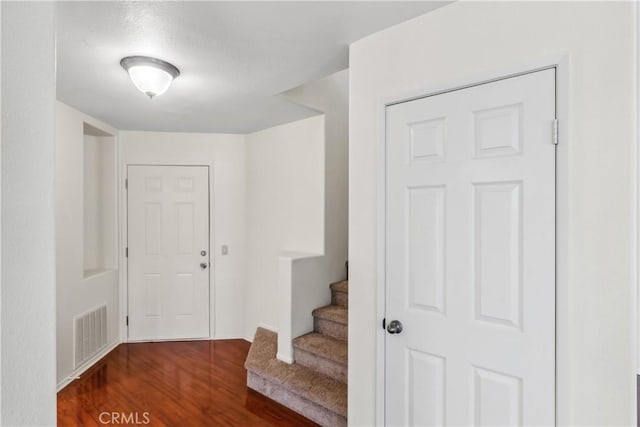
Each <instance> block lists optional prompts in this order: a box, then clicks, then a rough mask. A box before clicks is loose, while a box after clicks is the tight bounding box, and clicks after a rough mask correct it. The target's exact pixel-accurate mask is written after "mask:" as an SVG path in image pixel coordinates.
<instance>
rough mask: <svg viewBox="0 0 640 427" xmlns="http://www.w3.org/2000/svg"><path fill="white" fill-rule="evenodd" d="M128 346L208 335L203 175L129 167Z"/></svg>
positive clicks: (205, 171)
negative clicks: (134, 341) (140, 342)
mask: <svg viewBox="0 0 640 427" xmlns="http://www.w3.org/2000/svg"><path fill="white" fill-rule="evenodd" d="M127 175H128V199H127V200H128V201H127V203H128V248H129V280H128V282H129V307H128V309H129V339H130V340H140V341H145V340H168V339H185V338H204V337H208V336H209V168H208V167H207V166H129V167H128V172H127Z"/></svg>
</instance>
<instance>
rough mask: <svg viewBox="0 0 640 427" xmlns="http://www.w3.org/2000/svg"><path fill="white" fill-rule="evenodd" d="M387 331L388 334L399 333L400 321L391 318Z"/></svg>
mask: <svg viewBox="0 0 640 427" xmlns="http://www.w3.org/2000/svg"><path fill="white" fill-rule="evenodd" d="M387 332H389V333H390V334H399V333H400V332H402V322H400V321H399V320H392V321H391V322H389V324H388V325H387Z"/></svg>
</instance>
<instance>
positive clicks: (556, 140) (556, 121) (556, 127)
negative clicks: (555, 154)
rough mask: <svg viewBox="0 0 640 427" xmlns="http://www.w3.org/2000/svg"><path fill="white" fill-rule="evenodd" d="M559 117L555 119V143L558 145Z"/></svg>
mask: <svg viewBox="0 0 640 427" xmlns="http://www.w3.org/2000/svg"><path fill="white" fill-rule="evenodd" d="M558 139H559V137H558V119H553V145H558Z"/></svg>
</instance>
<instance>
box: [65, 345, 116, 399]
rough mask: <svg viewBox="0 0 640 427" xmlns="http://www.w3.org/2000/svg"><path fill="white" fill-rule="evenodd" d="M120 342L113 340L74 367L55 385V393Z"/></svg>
mask: <svg viewBox="0 0 640 427" xmlns="http://www.w3.org/2000/svg"><path fill="white" fill-rule="evenodd" d="M120 344H121V342H120V341H119V340H116V341H114V342H113V343H111V344H110V345H108V346H106V347H105V348H104V349H103V350H102V351H101V352H100V353H98V354H96V355H95V356H93V357H92V358H91V359H89V361H88V362H87V363H85V364H84V365H82V366H81V367H79V368H78V369H76V370H75V371H73V372H72V373H71V375H69V376H68V377H67V378H65V379H63V380H62V381H60V382H59V383H58V385H57V386H56V393H57V392H59V391H60V390H62V389H63V388H65V387H66V386H68V385H69V384H71V383H72V382H73V381H74V380H76V379H78V378H79V377H80V375H82V374H83V373H84V372H85V371H86V370H87V369H89V368H90V367H92V366H93V365H95V364H96V363H97V362H98V361H99V360H100V359H102V358H103V357H105V356H106V355H107V354H109V353H110V352H111V350H113V349H114V348H116V347H117V346H118V345H120Z"/></svg>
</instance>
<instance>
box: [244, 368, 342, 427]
mask: <svg viewBox="0 0 640 427" xmlns="http://www.w3.org/2000/svg"><path fill="white" fill-rule="evenodd" d="M247 386H248V387H249V388H252V389H253V390H255V391H257V392H259V393H262V394H264V395H265V396H268V397H269V398H270V399H272V400H275V401H276V402H278V403H280V404H282V405H285V406H286V407H288V408H289V409H292V410H294V411H296V412H298V413H299V414H302V415H304V416H305V417H307V418H309V419H310V420H311V421H313V422H316V423H318V424H320V425H321V426H327V427H329V426H331V427H334V426H335V427H338V426H340V427H341V426H346V425H347V419H346V418H345V417H343V416H340V415H338V414H336V413H334V412H332V411H330V410H328V409H326V408H323V407H322V406H320V405H317V404H315V403H313V402H311V401H309V400H307V399H305V398H303V397H300V396H299V395H297V394H295V393H292V392H291V391H289V390H288V389H287V388H286V387H283V386H282V385H280V384H277V383H274V382H271V381H269V380H268V379H266V378H264V377H262V376H260V375H258V374H256V373H254V372H251V371H248V372H247Z"/></svg>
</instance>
